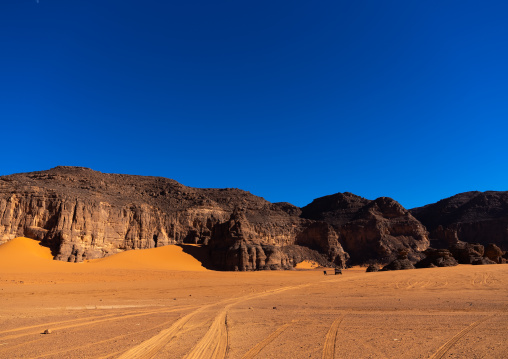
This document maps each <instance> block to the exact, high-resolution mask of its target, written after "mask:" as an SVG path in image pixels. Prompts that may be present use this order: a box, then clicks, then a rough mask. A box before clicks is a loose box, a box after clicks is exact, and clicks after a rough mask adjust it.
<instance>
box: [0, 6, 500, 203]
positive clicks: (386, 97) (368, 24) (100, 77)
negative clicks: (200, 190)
mask: <svg viewBox="0 0 508 359" xmlns="http://www.w3.org/2000/svg"><path fill="white" fill-rule="evenodd" d="M507 19H508V2H507V1H504V0H500V1H488V0H483V1H467V0H460V1H459V0H456V1H447V0H438V1H408V0H400V1H389V0H387V1H379V0H373V1H359V0H351V1H338V0H334V1H326V0H325V1H297V0H291V1H277V0H270V1H263V0H256V1H250V0H248V1H231V0H229V1H210V0H208V1H193V0H186V1H160V0H143V1H141V0H138V1H131V0H122V1H116V0H100V1H99V0H73V1H68V0H39V2H37V1H36V0H2V1H1V2H0V41H1V42H0V44H1V47H0V51H1V52H0V119H1V134H2V136H1V146H2V151H1V153H2V154H1V161H0V175H5V174H11V173H17V172H29V171H36V170H44V169H49V168H51V167H54V166H57V165H76V166H85V167H90V168H92V169H95V170H98V171H102V172H112V173H127V174H138V175H153V176H163V177H169V178H173V179H175V180H177V181H179V182H181V183H183V184H185V185H188V186H193V187H237V188H241V189H244V190H248V191H250V192H252V193H253V194H256V195H258V196H262V197H264V198H266V199H267V200H269V201H272V202H278V201H287V202H291V203H293V204H296V205H299V206H303V205H306V204H307V203H309V202H311V201H312V199H314V198H316V197H320V196H323V195H327V194H332V193H336V192H345V191H349V192H353V193H355V194H358V195H361V196H363V197H367V198H369V199H374V198H376V197H379V196H389V197H392V198H394V199H396V200H398V201H399V202H400V203H401V204H402V205H404V206H405V207H407V208H412V207H416V206H421V205H424V204H427V203H432V202H435V201H437V200H439V199H441V198H444V197H448V196H451V195H454V194H456V193H459V192H464V191H470V190H481V191H484V190H508V181H507V180H508V161H507V158H508V156H507V152H508V151H507V150H508V141H507V140H508V21H507Z"/></svg>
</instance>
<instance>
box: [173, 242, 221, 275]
mask: <svg viewBox="0 0 508 359" xmlns="http://www.w3.org/2000/svg"><path fill="white" fill-rule="evenodd" d="M177 245H178V246H179V247H180V248H182V250H183V251H184V253H187V254H190V255H191V256H193V257H194V258H196V259H197V260H198V261H200V262H201V264H202V265H203V267H205V268H206V269H210V270H217V269H216V268H214V267H213V265H212V260H211V258H210V251H209V250H208V248H207V247H205V246H200V245H195V244H177Z"/></svg>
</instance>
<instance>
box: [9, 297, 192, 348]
mask: <svg viewBox="0 0 508 359" xmlns="http://www.w3.org/2000/svg"><path fill="white" fill-rule="evenodd" d="M193 307H195V306H183V307H177V308H172V309H167V308H164V309H158V310H151V311H142V312H135V311H133V312H128V313H126V314H125V313H124V314H119V315H118V314H110V315H103V316H96V317H88V318H86V317H85V318H79V319H72V320H68V321H61V322H53V323H46V324H41V325H34V326H30V327H24V328H16V329H12V330H11V332H13V331H22V330H26V329H34V328H39V330H34V331H30V332H25V333H21V334H12V335H8V336H5V337H2V338H1V340H10V339H17V338H21V337H24V336H27V335H31V334H40V329H41V328H44V327H46V328H47V327H48V326H50V325H51V324H58V323H62V324H64V323H72V322H75V321H78V323H74V324H67V325H57V326H51V329H52V330H61V329H69V328H77V327H83V326H87V325H95V324H99V323H104V322H110V321H113V320H122V319H129V318H136V317H143V316H146V315H151V314H164V313H171V312H177V311H182V310H185V309H189V308H193ZM90 319H92V320H90ZM23 344H26V343H22V344H20V345H23Z"/></svg>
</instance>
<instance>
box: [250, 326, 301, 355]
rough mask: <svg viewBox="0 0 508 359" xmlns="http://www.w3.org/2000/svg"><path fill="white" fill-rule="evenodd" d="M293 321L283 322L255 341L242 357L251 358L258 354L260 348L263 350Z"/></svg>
mask: <svg viewBox="0 0 508 359" xmlns="http://www.w3.org/2000/svg"><path fill="white" fill-rule="evenodd" d="M294 322H295V321H294V320H293V321H292V322H291V323H287V324H284V325H282V326H280V327H279V328H278V329H277V330H276V331H274V332H273V333H272V334H270V335H269V336H267V337H266V338H265V339H263V340H262V341H260V342H259V343H257V344H256V345H255V346H254V347H252V348H251V349H250V350H249V351H248V352H247V353H245V355H244V356H243V357H242V359H253V358H254V357H256V355H258V354H259V353H260V352H261V350H263V349H264V348H265V347H266V346H267V345H268V344H270V343H271V342H273V341H274V340H275V338H277V337H278V336H279V335H281V334H282V332H283V331H285V330H286V329H287V328H288V327H289V326H290V325H291V324H293V323H294Z"/></svg>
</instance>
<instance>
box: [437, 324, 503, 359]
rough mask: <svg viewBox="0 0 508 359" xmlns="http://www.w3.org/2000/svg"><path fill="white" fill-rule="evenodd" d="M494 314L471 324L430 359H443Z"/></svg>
mask: <svg viewBox="0 0 508 359" xmlns="http://www.w3.org/2000/svg"><path fill="white" fill-rule="evenodd" d="M493 316H494V314H492V315H489V316H487V317H484V318H482V319H480V320H477V321H476V322H473V323H471V324H469V326H467V327H466V328H464V329H462V330H461V331H460V332H458V333H457V334H455V335H454V336H453V337H451V339H450V340H448V341H447V342H446V343H444V344H443V345H442V346H441V347H440V348H439V349H438V350H437V351H436V352H435V353H434V354H432V356H430V358H429V359H441V358H443V357H444V355H445V354H446V353H447V352H448V350H450V349H451V348H452V347H453V346H454V345H455V344H456V343H457V342H458V341H459V340H460V339H462V338H463V337H464V336H465V335H466V334H467V333H469V332H470V331H472V330H473V329H474V328H476V327H477V326H479V325H480V324H482V323H483V322H485V321H487V320H488V319H490V318H492V317H493Z"/></svg>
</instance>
